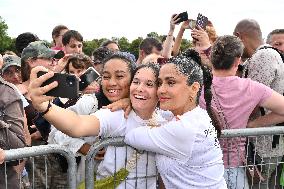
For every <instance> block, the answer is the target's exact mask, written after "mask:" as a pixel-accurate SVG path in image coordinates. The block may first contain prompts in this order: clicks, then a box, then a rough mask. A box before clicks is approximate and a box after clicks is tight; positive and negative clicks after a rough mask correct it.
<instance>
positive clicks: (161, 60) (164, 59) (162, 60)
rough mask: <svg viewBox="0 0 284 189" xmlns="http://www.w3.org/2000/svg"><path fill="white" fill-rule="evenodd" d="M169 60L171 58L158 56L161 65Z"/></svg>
mask: <svg viewBox="0 0 284 189" xmlns="http://www.w3.org/2000/svg"><path fill="white" fill-rule="evenodd" d="M168 60H169V59H168V58H158V59H157V63H158V64H160V65H163V64H165V63H167V62H168Z"/></svg>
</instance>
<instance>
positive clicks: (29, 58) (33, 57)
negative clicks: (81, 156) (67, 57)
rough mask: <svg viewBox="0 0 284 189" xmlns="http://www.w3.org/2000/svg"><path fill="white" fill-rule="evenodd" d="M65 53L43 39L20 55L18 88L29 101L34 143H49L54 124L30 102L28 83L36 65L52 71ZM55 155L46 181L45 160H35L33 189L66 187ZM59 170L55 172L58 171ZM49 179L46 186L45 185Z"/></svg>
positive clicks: (49, 160)
mask: <svg viewBox="0 0 284 189" xmlns="http://www.w3.org/2000/svg"><path fill="white" fill-rule="evenodd" d="M62 56H64V53H62V51H59V52H57V53H56V52H55V51H53V50H52V49H50V48H49V47H48V46H47V45H46V43H45V42H44V41H35V42H31V43H30V44H29V45H28V46H27V47H26V48H24V50H23V51H22V54H21V75H22V80H23V83H22V84H20V85H18V86H17V87H18V88H19V89H20V91H21V92H22V94H23V95H24V96H25V98H26V99H27V100H28V102H29V106H28V107H26V108H25V112H26V115H27V122H28V126H29V129H30V132H31V133H32V134H31V138H32V145H41V144H47V138H48V135H49V132H50V128H51V125H50V123H49V122H47V121H46V120H45V119H44V118H43V117H42V116H41V115H40V114H39V112H37V111H36V110H35V109H34V108H33V106H32V103H31V99H30V96H29V91H28V86H29V82H30V72H31V69H32V68H34V67H36V66H43V67H45V68H47V69H49V70H54V68H55V66H56V65H57V61H54V59H60V58H62ZM51 158H52V159H51ZM56 161H57V160H56V159H55V158H54V157H50V156H48V158H47V164H48V165H47V166H48V169H49V171H51V170H50V165H52V171H51V172H49V175H48V178H47V179H48V180H47V181H45V179H46V178H45V171H44V170H45V161H44V158H40V157H39V158H35V162H34V167H33V168H34V177H35V179H34V188H45V187H47V188H66V180H67V178H66V174H64V173H62V171H60V165H59V164H58V163H57V162H56ZM55 170H56V171H55ZM28 172H29V175H32V169H28ZM46 182H47V185H48V186H46Z"/></svg>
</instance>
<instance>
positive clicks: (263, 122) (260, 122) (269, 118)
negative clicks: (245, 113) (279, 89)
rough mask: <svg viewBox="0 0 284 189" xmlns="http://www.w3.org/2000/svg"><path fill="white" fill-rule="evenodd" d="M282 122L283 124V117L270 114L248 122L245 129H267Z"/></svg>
mask: <svg viewBox="0 0 284 189" xmlns="http://www.w3.org/2000/svg"><path fill="white" fill-rule="evenodd" d="M282 122H284V116H281V115H279V114H276V113H273V112H272V113H269V114H266V115H264V116H260V117H258V118H257V119H255V120H253V121H250V122H249V123H248V125H247V127H248V128H256V127H267V126H271V125H275V124H277V123H282Z"/></svg>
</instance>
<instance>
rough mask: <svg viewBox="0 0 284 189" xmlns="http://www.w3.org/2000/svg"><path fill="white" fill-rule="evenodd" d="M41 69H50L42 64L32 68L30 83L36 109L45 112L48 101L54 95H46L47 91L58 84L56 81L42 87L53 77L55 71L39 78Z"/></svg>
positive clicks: (30, 91)
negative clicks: (38, 74)
mask: <svg viewBox="0 0 284 189" xmlns="http://www.w3.org/2000/svg"><path fill="white" fill-rule="evenodd" d="M39 71H45V72H48V70H47V69H46V68H44V67H42V66H37V67H35V68H33V69H32V70H31V75H30V85H29V89H28V90H29V93H30V97H31V100H32V104H33V106H34V108H35V109H36V110H38V111H39V112H44V111H45V110H46V108H47V106H48V101H50V100H52V99H53V98H54V97H51V96H46V95H44V94H45V93H46V92H48V91H50V90H51V89H53V88H55V87H57V86H58V83H57V82H56V81H54V82H52V83H50V84H48V85H45V86H43V87H41V85H42V84H43V82H45V81H46V80H48V79H49V78H52V77H53V75H54V73H53V72H48V73H46V74H44V75H42V76H40V77H39V78H38V77H37V73H38V72H39Z"/></svg>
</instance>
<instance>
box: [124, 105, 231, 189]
mask: <svg viewBox="0 0 284 189" xmlns="http://www.w3.org/2000/svg"><path fill="white" fill-rule="evenodd" d="M125 142H126V143H127V144H129V145H131V146H133V147H135V148H137V149H141V150H147V151H152V152H156V153H157V155H156V164H157V167H158V170H159V173H160V175H161V177H162V179H163V182H164V184H165V187H166V188H167V189H188V188H191V189H192V188H194V189H195V188H196V189H200V188H212V189H213V188H214V189H223V188H227V186H226V182H225V180H224V177H223V176H224V165H223V161H222V151H221V149H220V146H219V143H218V139H217V134H216V131H215V128H214V126H213V125H212V124H211V120H210V118H209V116H208V114H207V112H206V111H205V110H203V109H201V108H200V107H196V108H194V109H193V110H191V111H189V112H187V113H185V114H183V115H182V116H178V118H174V119H173V120H172V121H170V122H168V123H167V124H163V125H162V126H160V127H154V128H149V127H139V128H136V129H134V130H132V131H130V132H128V133H127V135H126V136H125Z"/></svg>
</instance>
